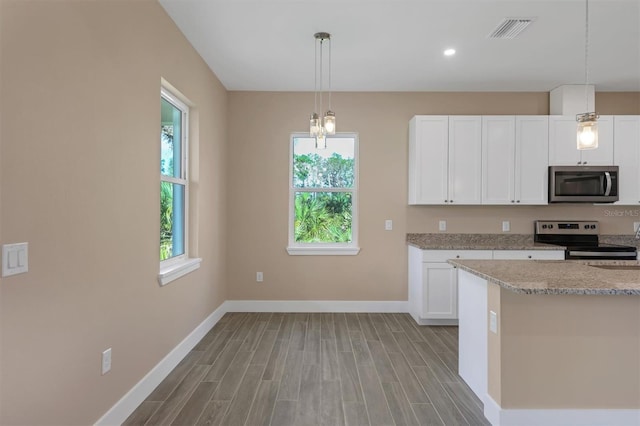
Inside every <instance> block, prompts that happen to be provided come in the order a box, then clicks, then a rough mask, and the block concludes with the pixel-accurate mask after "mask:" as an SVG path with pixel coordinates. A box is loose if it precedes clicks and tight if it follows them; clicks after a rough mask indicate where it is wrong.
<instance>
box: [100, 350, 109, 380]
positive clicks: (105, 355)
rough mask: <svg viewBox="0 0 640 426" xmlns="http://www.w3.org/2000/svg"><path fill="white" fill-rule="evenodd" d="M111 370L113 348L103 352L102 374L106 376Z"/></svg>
mask: <svg viewBox="0 0 640 426" xmlns="http://www.w3.org/2000/svg"><path fill="white" fill-rule="evenodd" d="M110 370H111V348H109V349H106V350H105V351H104V352H102V375H103V376H104V375H105V374H107V373H108V372H109V371H110Z"/></svg>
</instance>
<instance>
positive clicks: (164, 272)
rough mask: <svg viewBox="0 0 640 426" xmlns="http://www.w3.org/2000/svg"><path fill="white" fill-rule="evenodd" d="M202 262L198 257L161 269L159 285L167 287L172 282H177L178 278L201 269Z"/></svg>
mask: <svg viewBox="0 0 640 426" xmlns="http://www.w3.org/2000/svg"><path fill="white" fill-rule="evenodd" d="M201 262H202V259H200V258H197V257H196V258H190V259H185V260H183V261H181V262H177V263H174V264H172V265H169V266H166V267H163V268H160V273H159V274H158V284H160V286H164V285H167V284H169V283H170V282H171V281H174V280H177V279H178V278H180V277H183V276H185V275H187V274H188V273H189V272H193V271H195V270H196V269H198V268H199V267H200V263H201Z"/></svg>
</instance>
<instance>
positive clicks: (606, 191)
mask: <svg viewBox="0 0 640 426" xmlns="http://www.w3.org/2000/svg"><path fill="white" fill-rule="evenodd" d="M604 176H605V177H606V178H607V185H606V186H605V188H604V196H605V197H608V196H609V194H610V193H611V173H609V172H604Z"/></svg>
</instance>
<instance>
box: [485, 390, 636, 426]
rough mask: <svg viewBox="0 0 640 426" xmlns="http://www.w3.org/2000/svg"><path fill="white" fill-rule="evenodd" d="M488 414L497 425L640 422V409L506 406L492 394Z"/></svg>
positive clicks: (627, 425) (623, 425)
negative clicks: (498, 402) (500, 404)
mask: <svg viewBox="0 0 640 426" xmlns="http://www.w3.org/2000/svg"><path fill="white" fill-rule="evenodd" d="M484 415H485V417H486V418H487V420H489V422H490V423H491V424H492V425H493V426H540V425H545V426H567V425H571V426H638V425H640V410H633V409H630V410H614V409H611V410H609V409H593V410H589V409H585V410H577V409H558V410H552V409H503V408H502V407H500V406H499V405H498V404H497V403H496V402H495V401H494V400H493V398H491V397H490V396H488V395H487V396H486V397H485V398H484Z"/></svg>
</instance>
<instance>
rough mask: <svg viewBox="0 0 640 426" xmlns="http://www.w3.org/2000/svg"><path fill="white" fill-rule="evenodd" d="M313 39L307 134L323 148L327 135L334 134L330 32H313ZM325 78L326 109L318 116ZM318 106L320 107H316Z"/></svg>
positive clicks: (321, 103) (334, 115) (334, 117)
mask: <svg viewBox="0 0 640 426" xmlns="http://www.w3.org/2000/svg"><path fill="white" fill-rule="evenodd" d="M313 36H314V37H315V39H316V41H315V48H316V49H315V82H314V91H315V94H314V108H313V113H312V114H311V118H310V119H309V135H310V136H311V137H314V138H316V148H317V149H324V148H326V147H327V140H326V136H327V135H335V134H336V114H335V113H334V112H333V111H331V34H329V33H324V32H320V33H315V34H314V35H313ZM325 44H326V45H327V46H328V47H327V49H328V67H327V68H328V71H327V72H326V74H325V72H324V71H325V70H324V60H323V59H324V58H323V53H324V52H323V51H324V48H325ZM325 79H326V80H327V83H328V84H327V87H328V104H329V105H328V109H327V111H326V112H325V113H324V116H323V117H322V118H320V116H319V115H318V111H320V113H322V111H323V110H324V108H323V106H324V105H323V99H322V97H323V85H324V82H325ZM318 106H319V107H320V109H318Z"/></svg>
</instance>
